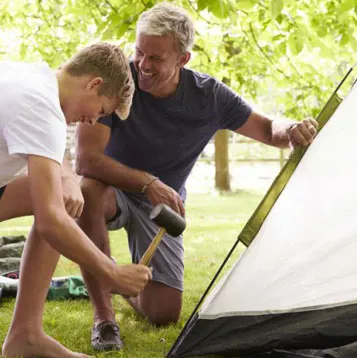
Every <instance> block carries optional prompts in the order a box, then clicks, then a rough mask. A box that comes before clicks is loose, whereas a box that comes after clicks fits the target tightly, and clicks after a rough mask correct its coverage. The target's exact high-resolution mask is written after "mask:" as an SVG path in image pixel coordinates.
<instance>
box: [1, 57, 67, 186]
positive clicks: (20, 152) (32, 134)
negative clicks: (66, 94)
mask: <svg viewBox="0 0 357 358" xmlns="http://www.w3.org/2000/svg"><path fill="white" fill-rule="evenodd" d="M0 73H1V76H0V187H2V186H4V185H6V184H8V183H10V182H11V181H12V180H14V179H15V177H16V176H17V175H19V174H21V173H23V172H24V171H25V169H26V167H27V155H29V154H32V155H39V156H43V157H46V158H50V159H53V160H55V161H57V162H58V163H62V161H63V157H64V151H65V146H66V128H67V125H66V120H65V117H64V114H63V112H62V110H61V106H60V103H59V95H58V83H57V79H56V76H55V72H54V71H53V70H51V69H50V68H49V67H48V65H47V64H45V63H41V64H38V63H22V62H0Z"/></svg>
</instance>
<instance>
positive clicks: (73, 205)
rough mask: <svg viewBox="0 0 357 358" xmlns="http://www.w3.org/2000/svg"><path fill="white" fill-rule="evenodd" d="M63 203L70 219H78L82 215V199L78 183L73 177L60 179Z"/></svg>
mask: <svg viewBox="0 0 357 358" xmlns="http://www.w3.org/2000/svg"><path fill="white" fill-rule="evenodd" d="M62 187H63V201H64V205H65V207H66V211H67V213H68V214H69V215H70V216H71V217H72V218H78V217H80V216H81V215H82V211H83V206H84V198H83V195H82V191H81V188H80V186H79V181H78V180H77V179H76V178H75V176H74V175H68V176H63V177H62Z"/></svg>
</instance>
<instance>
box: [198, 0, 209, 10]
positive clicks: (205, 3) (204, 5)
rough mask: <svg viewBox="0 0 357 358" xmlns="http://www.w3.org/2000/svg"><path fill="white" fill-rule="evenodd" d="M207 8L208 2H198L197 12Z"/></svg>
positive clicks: (204, 0) (201, 0) (200, 0)
mask: <svg viewBox="0 0 357 358" xmlns="http://www.w3.org/2000/svg"><path fill="white" fill-rule="evenodd" d="M206 7H207V0H198V1H197V10H198V11H202V10H204V9H205V8H206Z"/></svg>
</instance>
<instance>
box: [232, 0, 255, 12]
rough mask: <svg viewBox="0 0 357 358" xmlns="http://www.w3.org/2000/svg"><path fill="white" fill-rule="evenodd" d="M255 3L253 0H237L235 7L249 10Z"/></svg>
mask: <svg viewBox="0 0 357 358" xmlns="http://www.w3.org/2000/svg"><path fill="white" fill-rule="evenodd" d="M256 3H257V2H256V1H254V0H238V1H237V4H236V8H237V9H238V10H251V9H252V8H253V7H254V5H255V4H256Z"/></svg>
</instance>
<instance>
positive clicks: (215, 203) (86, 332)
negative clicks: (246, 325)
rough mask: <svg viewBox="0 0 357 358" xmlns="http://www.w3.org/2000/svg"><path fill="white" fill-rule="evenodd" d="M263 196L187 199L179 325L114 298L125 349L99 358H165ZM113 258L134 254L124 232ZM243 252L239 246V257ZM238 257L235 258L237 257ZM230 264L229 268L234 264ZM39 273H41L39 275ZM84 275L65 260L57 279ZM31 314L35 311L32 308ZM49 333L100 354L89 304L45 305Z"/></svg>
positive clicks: (8, 227)
mask: <svg viewBox="0 0 357 358" xmlns="http://www.w3.org/2000/svg"><path fill="white" fill-rule="evenodd" d="M262 195H263V193H260V192H248V191H240V192H239V193H235V194H224V195H209V194H191V195H189V198H188V200H187V206H186V211H187V218H188V219H187V220H188V222H187V223H188V225H187V229H186V231H185V291H184V301H183V310H182V314H181V319H180V321H179V323H178V324H177V325H175V326H173V325H172V326H170V327H166V328H155V327H153V326H152V325H150V324H149V323H148V322H147V321H145V320H144V319H141V318H139V317H138V316H137V315H136V314H135V313H134V311H133V310H132V309H131V308H130V307H129V306H128V305H127V304H126V302H125V301H124V300H123V299H122V298H121V297H120V296H114V297H113V304H114V307H115V309H116V312H117V314H116V318H117V321H118V322H119V324H120V328H121V334H122V337H123V340H124V343H125V349H124V350H122V351H121V352H120V353H111V352H108V353H102V354H97V355H96V356H97V357H130V358H155V357H163V356H164V353H165V352H167V351H168V350H169V349H170V347H171V345H172V344H173V342H174V341H175V339H176V337H177V336H178V334H179V332H180V330H181V329H182V327H183V326H184V324H185V322H186V320H187V318H188V317H189V316H190V314H191V312H192V310H193V308H194V307H195V305H196V303H197V301H198V300H199V298H200V297H201V294H202V293H203V292H204V290H205V288H206V287H207V285H208V283H209V282H210V280H211V278H212V277H213V275H214V273H215V272H216V271H217V269H218V267H219V266H220V264H221V262H222V261H223V259H224V257H225V256H226V254H227V252H228V251H229V250H230V248H231V246H232V245H233V243H234V242H235V241H236V238H237V235H238V234H239V232H240V230H241V229H242V227H243V225H244V224H245V222H246V220H247V219H248V218H249V216H250V215H251V214H252V212H253V210H254V209H255V207H256V206H257V204H258V203H259V201H260V199H261V198H262ZM31 222H32V218H31V217H27V218H21V219H16V220H11V221H7V222H3V223H1V224H0V236H5V235H20V234H25V235H26V234H27V232H28V230H27V227H28V226H29V225H31ZM110 239H111V247H112V255H113V256H114V257H115V258H116V260H117V263H118V264H122V263H128V262H129V261H130V259H129V251H128V248H127V243H126V236H125V232H124V231H123V230H120V231H117V232H112V233H111V237H110ZM242 249H243V247H242V246H239V249H238V250H237V251H238V252H239V251H241V250H242ZM238 252H237V253H236V254H235V255H234V258H236V257H237V256H238ZM234 258H233V259H232V260H231V261H230V264H231V263H232V262H233V261H234ZM39 274H40V273H39ZM74 274H79V269H78V267H77V265H76V264H74V263H72V262H70V261H68V260H67V259H64V258H61V261H60V264H59V266H58V268H57V271H56V275H57V276H67V275H74ZM13 307H14V300H3V302H2V304H1V305H0V317H1V319H0V344H2V342H3V341H4V338H5V335H6V332H7V329H8V326H9V323H10V319H11V315H12V311H13ZM29 309H31V307H29ZM44 326H45V331H46V332H47V333H48V334H49V335H51V336H53V337H54V338H55V339H57V340H59V341H60V342H61V343H62V344H64V345H65V346H67V347H68V348H70V349H71V350H73V351H78V352H83V353H87V354H92V355H95V352H94V351H93V350H92V349H91V346H90V329H91V326H92V309H91V305H90V303H89V301H87V300H78V301H64V302H59V301H56V302H55V301H50V302H47V303H46V310H45V317H44Z"/></svg>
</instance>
